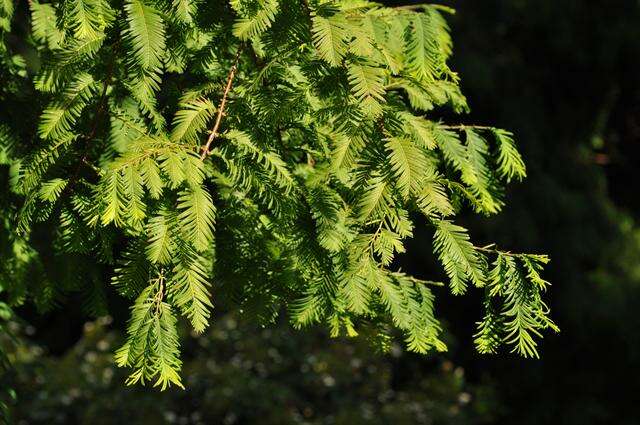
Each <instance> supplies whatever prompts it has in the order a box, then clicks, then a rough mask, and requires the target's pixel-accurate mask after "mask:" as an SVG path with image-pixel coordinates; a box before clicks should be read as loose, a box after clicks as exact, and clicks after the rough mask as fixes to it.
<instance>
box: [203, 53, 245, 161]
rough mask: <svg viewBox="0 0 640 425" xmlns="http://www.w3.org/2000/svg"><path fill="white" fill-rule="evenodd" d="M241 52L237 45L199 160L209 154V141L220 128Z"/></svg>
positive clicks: (211, 141) (216, 135)
mask: <svg viewBox="0 0 640 425" xmlns="http://www.w3.org/2000/svg"><path fill="white" fill-rule="evenodd" d="M241 52H242V46H240V47H238V52H237V53H236V58H235V60H234V61H233V66H232V67H231V69H230V70H229V75H228V77H227V85H226V87H225V89H224V93H223V95H222V100H221V101H220V106H219V107H218V116H217V117H216V123H215V124H214V126H213V129H212V130H211V133H209V138H208V139H207V143H206V144H205V145H204V146H203V147H202V153H201V154H200V160H202V161H204V160H205V158H206V157H207V155H209V153H210V151H209V148H210V147H211V143H213V141H214V140H215V139H216V138H217V137H218V131H219V129H220V123H222V117H223V116H224V108H225V107H226V105H227V96H229V92H230V91H231V87H232V86H233V79H234V78H235V76H236V71H237V70H238V61H239V60H240V53H241Z"/></svg>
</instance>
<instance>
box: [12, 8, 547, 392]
mask: <svg viewBox="0 0 640 425" xmlns="http://www.w3.org/2000/svg"><path fill="white" fill-rule="evenodd" d="M13 8H14V3H13V2H12V0H0V34H2V41H1V42H0V54H1V55H2V64H1V67H2V68H1V70H2V71H1V73H0V82H1V84H0V102H1V105H2V106H1V108H0V163H1V164H4V165H6V167H4V174H3V175H4V177H2V179H3V180H0V181H2V182H3V185H4V188H3V191H2V205H1V206H0V218H1V219H2V224H3V233H2V235H1V238H0V254H2V262H0V296H2V301H1V302H0V313H1V314H0V319H3V320H4V321H5V322H6V321H7V320H9V319H10V317H11V315H12V314H13V313H12V308H13V307H15V306H19V305H21V304H23V303H34V304H35V305H36V306H38V307H39V308H41V309H45V308H47V307H50V306H53V305H58V304H61V303H62V302H63V301H61V300H62V299H63V297H64V295H65V294H67V293H69V292H71V291H80V292H81V293H82V294H83V295H84V299H85V304H86V308H87V311H88V312H90V313H93V314H101V313H102V312H104V311H105V308H106V306H105V291H107V290H108V288H107V287H108V286H112V287H114V288H115V289H116V290H117V291H118V292H119V293H120V294H121V295H122V296H123V297H127V298H130V299H131V316H130V319H129V325H128V338H127V340H126V343H125V344H124V345H123V346H122V347H121V348H120V349H118V350H117V352H116V353H115V356H116V361H117V363H118V365H120V366H123V367H129V368H131V375H130V378H129V380H128V382H129V383H136V382H140V383H145V382H148V381H150V382H152V383H153V384H154V385H157V386H160V387H161V388H163V389H164V388H166V387H167V386H168V385H170V384H175V385H177V386H182V384H181V379H180V368H181V360H180V343H179V337H178V333H177V330H176V324H177V321H178V320H179V319H181V320H186V321H188V322H189V323H190V325H191V326H192V328H193V330H194V331H195V332H196V333H200V332H202V331H203V330H204V329H205V328H206V327H207V325H208V323H209V321H210V317H211V310H212V308H213V306H214V304H215V302H216V300H220V301H219V302H224V303H225V305H228V306H235V308H238V309H242V310H243V311H244V312H245V313H247V314H249V313H250V314H252V315H254V317H255V320H259V321H261V322H263V323H269V322H272V321H274V320H275V319H276V317H277V316H278V315H280V314H286V315H287V316H288V317H289V320H290V322H291V324H292V326H294V327H296V328H300V327H304V326H309V325H313V324H318V323H322V324H325V325H326V326H328V328H329V329H330V332H331V334H332V335H334V336H338V335H348V336H356V335H358V334H363V335H365V336H367V337H369V338H372V340H375V341H378V342H380V343H382V344H384V343H385V341H388V339H389V338H391V337H392V335H393V334H394V332H393V329H394V328H395V329H398V330H399V331H400V332H401V333H402V335H403V336H404V339H405V343H406V347H407V349H408V350H411V351H415V352H419V353H428V352H430V351H432V350H438V351H443V350H446V346H445V344H444V343H443V342H442V341H441V340H440V338H439V336H440V333H441V326H440V325H439V322H438V319H437V318H436V315H435V312H434V292H435V290H436V289H438V290H439V287H441V286H445V285H444V284H441V283H438V282H433V281H426V280H420V279H416V278H414V277H412V276H408V275H406V274H404V273H402V272H401V271H400V270H398V269H397V266H395V265H394V258H395V257H396V256H397V254H399V253H402V252H404V245H403V243H404V241H405V240H406V239H407V238H410V237H411V236H412V229H413V222H414V220H418V219H419V220H426V221H427V222H428V223H429V224H430V225H431V226H432V228H433V235H434V236H433V252H434V255H435V256H437V258H438V259H439V260H440V262H441V264H442V267H443V269H444V271H445V272H446V275H447V276H448V279H449V282H448V283H447V285H448V286H449V288H450V290H451V291H452V292H453V293H454V294H456V295H461V294H464V293H466V292H467V290H468V289H469V288H478V289H479V290H478V291H477V293H478V294H479V295H481V296H482V299H483V304H484V311H485V313H484V316H483V317H481V318H479V321H478V325H477V326H478V329H477V333H476V335H475V343H476V346H477V349H478V351H479V352H481V353H493V352H496V351H497V350H498V348H499V346H500V345H501V344H503V343H506V344H507V345H509V346H510V347H511V349H512V351H514V352H517V353H519V354H521V355H523V356H526V357H534V356H537V350H536V338H537V337H540V336H541V331H542V330H544V329H547V328H551V329H554V330H555V329H557V328H556V326H555V325H554V323H553V322H552V321H551V319H550V318H549V316H548V313H549V311H548V308H547V306H546V305H545V303H544V302H543V300H542V298H541V294H542V293H543V292H544V291H545V289H546V288H547V286H548V283H547V282H546V281H545V280H544V279H543V278H542V277H541V275H540V274H541V271H542V268H543V265H544V264H545V263H546V262H547V261H548V259H547V257H545V256H543V255H533V254H519V253H513V252H508V251H502V250H499V249H498V248H496V247H495V245H487V246H484V247H478V246H475V245H474V244H473V243H472V242H471V240H470V237H469V235H468V234H467V231H466V230H465V229H464V228H463V227H461V226H460V225H458V224H456V223H455V217H456V215H457V214H458V213H459V212H460V211H461V210H462V209H465V208H470V209H472V210H473V211H475V212H477V213H479V214H484V215H491V214H495V213H498V212H499V211H500V209H501V207H502V206H503V200H502V199H503V188H504V184H505V183H508V182H509V181H510V180H513V179H518V180H520V179H522V178H524V177H525V166H524V163H523V161H522V158H521V157H520V154H519V153H518V151H517V149H516V146H515V144H514V141H513V139H512V134H511V133H509V132H507V131H505V130H501V129H497V128H494V127H491V126H471V125H459V124H456V123H447V122H444V121H442V120H441V119H440V118H441V117H442V116H443V113H442V111H446V110H447V109H448V110H450V111H453V112H455V113H464V112H465V111H467V109H468V107H467V103H466V100H465V97H464V96H463V94H462V93H461V91H460V87H459V78H458V76H457V75H456V73H455V72H453V71H452V70H451V69H450V68H449V67H448V65H447V59H448V58H449V56H450V55H451V53H452V42H451V39H450V37H449V33H448V27H447V23H446V20H445V16H446V15H447V14H449V13H452V12H453V11H452V10H450V9H448V8H446V7H443V6H438V5H424V6H401V7H395V8H389V7H383V6H381V5H379V4H376V3H373V2H369V1H365V0H333V1H329V0H229V1H197V0H126V1H124V2H121V1H118V0H66V1H53V2H50V3H45V2H37V1H35V0H31V1H30V2H29V10H30V15H31V16H30V24H31V28H30V34H28V35H20V36H16V35H14V34H12V33H11V18H12V14H13V12H14V10H13ZM16 37H21V38H22V40H21V41H22V44H24V45H27V46H31V47H32V48H31V50H28V51H27V53H28V54H27V53H25V52H24V51H22V52H18V50H20V49H14V48H12V46H13V45H15V44H16V43H15V39H16ZM11 39H12V40H13V41H14V42H13V44H12V43H9V40H11ZM14 50H16V51H14ZM22 50H24V49H22ZM25 58H26V59H27V60H29V61H32V62H34V63H35V65H33V66H32V67H36V68H37V70H36V71H37V72H27V66H26V64H25V63H26V61H25ZM25 93H28V96H27V97H28V98H27V99H25ZM16 109H19V110H16ZM30 118H32V119H30ZM45 255H48V256H49V255H54V259H55V260H54V261H53V262H52V261H44V260H43V257H44V256H45ZM61 270H62V271H63V272H61ZM105 270H106V271H107V272H108V273H109V274H110V275H111V276H112V277H111V280H110V281H105V279H103V278H102V275H103V272H104V271H105ZM5 322H0V323H5ZM0 326H4V325H2V324H0Z"/></svg>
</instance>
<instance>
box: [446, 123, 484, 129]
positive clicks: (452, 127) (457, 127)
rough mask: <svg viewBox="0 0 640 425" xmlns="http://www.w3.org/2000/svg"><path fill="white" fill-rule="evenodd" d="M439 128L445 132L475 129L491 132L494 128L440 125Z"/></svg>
mask: <svg viewBox="0 0 640 425" xmlns="http://www.w3.org/2000/svg"><path fill="white" fill-rule="evenodd" d="M438 127H440V128H445V129H447V130H465V129H467V128H468V129H471V130H473V129H475V130H493V129H494V128H495V127H489V126H486V125H464V124H461V125H440V126H438Z"/></svg>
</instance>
